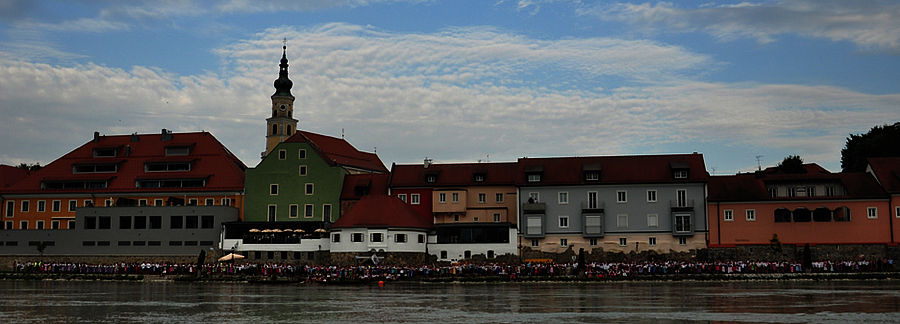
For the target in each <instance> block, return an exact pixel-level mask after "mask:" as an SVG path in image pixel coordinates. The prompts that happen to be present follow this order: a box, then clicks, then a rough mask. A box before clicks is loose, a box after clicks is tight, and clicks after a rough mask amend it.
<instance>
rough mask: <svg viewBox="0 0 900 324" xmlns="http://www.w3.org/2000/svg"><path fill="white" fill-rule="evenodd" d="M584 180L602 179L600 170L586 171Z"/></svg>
mask: <svg viewBox="0 0 900 324" xmlns="http://www.w3.org/2000/svg"><path fill="white" fill-rule="evenodd" d="M584 180H586V181H598V180H600V171H585V172H584Z"/></svg>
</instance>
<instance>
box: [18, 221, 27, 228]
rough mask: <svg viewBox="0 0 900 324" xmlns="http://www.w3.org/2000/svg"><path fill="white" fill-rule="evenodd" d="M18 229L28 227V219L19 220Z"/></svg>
mask: <svg viewBox="0 0 900 324" xmlns="http://www.w3.org/2000/svg"><path fill="white" fill-rule="evenodd" d="M19 229H23V230H27V229H28V221H21V222H19Z"/></svg>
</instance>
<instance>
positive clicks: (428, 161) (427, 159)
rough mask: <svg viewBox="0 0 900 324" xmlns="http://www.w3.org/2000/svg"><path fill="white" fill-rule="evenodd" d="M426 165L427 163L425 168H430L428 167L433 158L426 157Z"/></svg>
mask: <svg viewBox="0 0 900 324" xmlns="http://www.w3.org/2000/svg"><path fill="white" fill-rule="evenodd" d="M424 165H425V168H426V169H428V167H430V166H431V159H429V158H425V163H424Z"/></svg>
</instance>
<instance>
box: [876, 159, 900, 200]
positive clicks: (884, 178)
mask: <svg viewBox="0 0 900 324" xmlns="http://www.w3.org/2000/svg"><path fill="white" fill-rule="evenodd" d="M869 167H870V168H872V172H874V173H875V177H876V178H878V181H879V182H880V183H881V186H882V187H884V190H887V191H888V192H890V193H900V157H880V158H869Z"/></svg>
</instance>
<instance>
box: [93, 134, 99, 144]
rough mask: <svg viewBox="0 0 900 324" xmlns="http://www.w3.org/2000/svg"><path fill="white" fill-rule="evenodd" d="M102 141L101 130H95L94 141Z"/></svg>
mask: <svg viewBox="0 0 900 324" xmlns="http://www.w3.org/2000/svg"><path fill="white" fill-rule="evenodd" d="M98 142H100V132H94V143H98Z"/></svg>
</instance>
